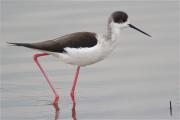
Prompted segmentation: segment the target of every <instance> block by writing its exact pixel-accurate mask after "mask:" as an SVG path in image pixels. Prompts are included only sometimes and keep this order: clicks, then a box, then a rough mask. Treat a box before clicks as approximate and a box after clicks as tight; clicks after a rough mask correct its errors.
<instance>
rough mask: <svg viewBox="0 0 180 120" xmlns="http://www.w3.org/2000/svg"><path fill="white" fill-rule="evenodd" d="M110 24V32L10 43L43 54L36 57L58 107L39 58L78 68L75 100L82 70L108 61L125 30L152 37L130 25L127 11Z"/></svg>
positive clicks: (77, 33)
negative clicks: (49, 57)
mask: <svg viewBox="0 0 180 120" xmlns="http://www.w3.org/2000/svg"><path fill="white" fill-rule="evenodd" d="M107 23H108V24H107V31H106V33H104V34H98V33H95V32H86V31H85V32H84V31H83V32H75V33H70V34H67V35H64V36H61V37H58V38H55V39H51V40H46V41H42V42H36V43H14V42H7V43H8V44H11V45H13V46H22V47H27V48H31V49H35V50H39V51H41V52H42V53H38V54H34V55H33V58H34V61H35V63H36V65H37V66H38V67H39V69H40V71H41V73H42V74H43V76H44V77H45V79H46V81H47V82H48V85H49V87H50V88H51V90H52V92H53V93H54V100H53V103H52V104H53V105H55V104H58V101H59V95H58V93H57V92H56V90H55V88H54V87H53V85H52V83H51V81H50V80H49V78H48V76H47V75H46V73H45V71H44V69H43V68H42V66H41V65H40V63H39V61H38V58H39V57H42V56H47V55H51V56H53V57H56V58H58V60H60V61H62V62H64V63H67V64H71V65H75V66H77V70H76V73H75V77H74V81H73V85H72V88H71V94H70V95H71V98H72V99H74V93H75V88H76V83H77V79H78V75H79V72H80V68H81V67H84V66H88V65H91V64H94V63H97V62H99V61H101V60H103V59H104V58H106V57H107V56H108V55H109V54H110V53H111V52H112V51H113V50H114V48H116V46H117V43H118V41H119V38H120V35H121V31H122V30H123V29H124V28H133V29H135V30H137V31H139V32H141V33H143V34H145V35H147V36H149V37H151V35H149V34H147V33H146V32H144V31H142V30H140V29H139V28H137V27H135V26H134V25H132V24H130V21H129V17H128V15H127V13H126V12H124V11H114V12H113V13H112V14H111V15H110V17H109V19H108V22H107Z"/></svg>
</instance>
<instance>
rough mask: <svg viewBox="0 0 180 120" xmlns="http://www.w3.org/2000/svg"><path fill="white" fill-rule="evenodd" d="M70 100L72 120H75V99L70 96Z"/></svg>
mask: <svg viewBox="0 0 180 120" xmlns="http://www.w3.org/2000/svg"><path fill="white" fill-rule="evenodd" d="M71 99H72V102H73V106H72V119H73V120H77V118H76V99H75V97H74V96H73V97H72V96H71Z"/></svg>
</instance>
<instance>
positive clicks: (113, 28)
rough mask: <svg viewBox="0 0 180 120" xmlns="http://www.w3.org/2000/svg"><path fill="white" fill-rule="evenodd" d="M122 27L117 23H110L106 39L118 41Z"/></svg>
mask: <svg viewBox="0 0 180 120" xmlns="http://www.w3.org/2000/svg"><path fill="white" fill-rule="evenodd" d="M120 32H121V29H120V28H119V27H118V26H117V25H116V24H109V25H108V29H107V35H106V39H107V40H108V41H111V42H116V41H118V39H119V37H120Z"/></svg>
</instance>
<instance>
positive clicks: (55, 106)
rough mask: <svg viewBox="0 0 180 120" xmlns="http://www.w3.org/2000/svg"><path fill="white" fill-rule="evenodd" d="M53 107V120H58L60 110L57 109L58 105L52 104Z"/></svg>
mask: <svg viewBox="0 0 180 120" xmlns="http://www.w3.org/2000/svg"><path fill="white" fill-rule="evenodd" d="M53 107H54V109H55V117H54V118H55V120H58V119H59V117H60V116H59V115H60V109H59V105H58V104H53Z"/></svg>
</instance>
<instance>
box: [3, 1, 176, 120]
mask: <svg viewBox="0 0 180 120" xmlns="http://www.w3.org/2000/svg"><path fill="white" fill-rule="evenodd" d="M1 7H2V15H1V17H2V36H1V71H2V72H1V89H0V91H1V119H2V120H53V119H78V120H79V119H80V120H84V119H91V120H92V119H94V120H97V119H108V120H111V119H118V120H120V119H122V120H124V119H133V120H134V119H137V120H138V119H143V120H144V119H153V120H160V119H163V120H164V119H178V112H179V110H178V109H179V101H178V95H179V93H178V91H179V89H178V86H179V83H178V39H179V37H178V32H179V31H178V22H179V21H178V1H173V2H172V1H114V2H113V1H111V2H110V1H109V2H108V1H106V2H105V1H99V2H97V1H94V2H82V1H74V2H73V1H71V2H65V1H56V0H54V1H52V0H51V1H50V0H49V1H48V0H46V1H45V0H36V1H34V0H29V1H21V0H13V1H12V0H6V1H5V0H4V1H2V5H1ZM115 10H123V11H126V12H127V13H128V15H129V17H130V19H131V23H132V24H133V25H136V26H137V27H139V28H141V29H142V30H144V31H145V32H147V33H149V34H150V35H152V36H153V37H152V38H149V37H147V36H145V35H143V34H141V33H139V32H137V31H135V30H132V29H130V28H128V29H125V30H124V31H122V37H121V38H120V41H119V45H118V47H117V48H116V49H115V51H114V52H113V53H112V54H111V55H110V56H109V57H108V59H106V60H104V61H102V62H100V63H97V64H94V65H92V66H88V67H84V68H82V69H81V71H80V76H79V79H78V83H77V89H76V104H73V101H72V100H71V97H70V90H71V85H72V82H73V77H74V76H73V75H74V74H75V70H76V67H75V66H70V65H66V64H64V63H62V62H59V61H58V60H57V59H56V58H52V57H50V56H48V57H42V58H40V61H41V64H42V66H43V67H44V68H45V70H46V72H47V74H48V76H49V78H50V79H51V81H53V84H54V85H55V87H56V89H57V90H58V91H59V92H58V93H59V94H60V103H59V108H60V110H59V111H58V110H55V109H54V107H53V106H52V105H50V103H51V102H52V100H53V94H52V92H51V91H50V89H49V87H48V85H47V83H46V81H45V79H44V78H43V76H42V74H41V73H40V71H39V69H38V68H37V66H36V65H35V64H34V62H33V59H32V55H33V54H35V53H37V51H33V50H31V49H26V48H23V47H8V46H5V44H4V43H5V42H7V41H9V42H38V41H43V40H48V39H52V38H56V37H58V36H61V35H65V34H67V33H72V32H76V31H95V32H98V33H102V32H105V31H106V24H107V23H106V22H107V19H108V16H109V15H110V13H112V12H113V11H115ZM170 100H171V101H172V108H173V115H172V117H171V116H170V111H169V107H170V106H169V102H170Z"/></svg>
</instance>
